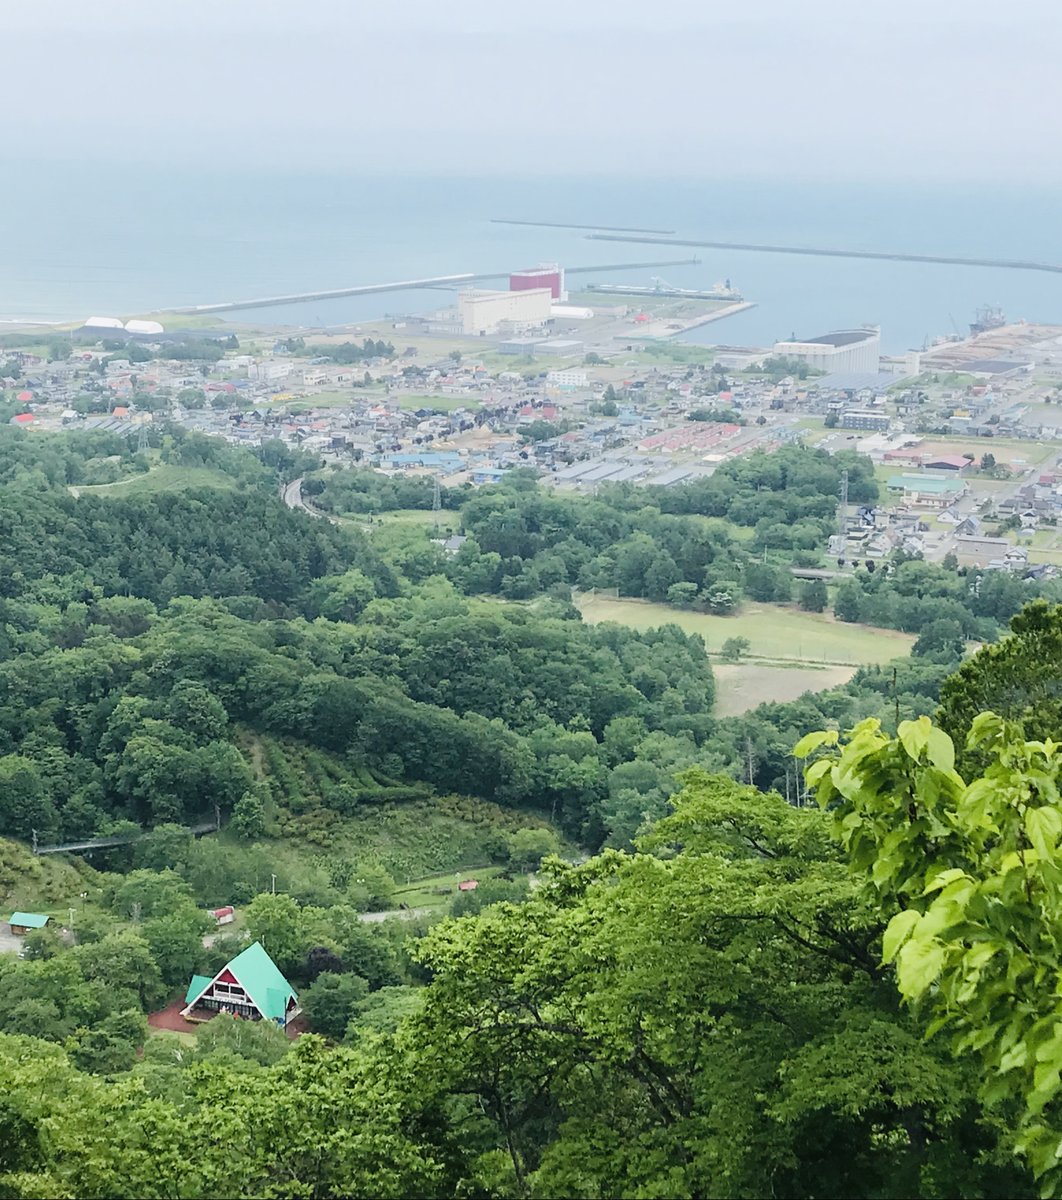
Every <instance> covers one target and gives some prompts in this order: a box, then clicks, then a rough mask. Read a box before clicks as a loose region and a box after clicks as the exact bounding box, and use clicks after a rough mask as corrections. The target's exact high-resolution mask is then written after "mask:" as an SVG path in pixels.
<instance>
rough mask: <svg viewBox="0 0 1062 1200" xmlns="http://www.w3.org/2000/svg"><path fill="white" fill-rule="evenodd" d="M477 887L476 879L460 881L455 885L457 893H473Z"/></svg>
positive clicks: (477, 881)
mask: <svg viewBox="0 0 1062 1200" xmlns="http://www.w3.org/2000/svg"><path fill="white" fill-rule="evenodd" d="M478 887H479V880H478V879H462V880H461V882H460V883H459V884H458V885H457V890H458V891H459V892H474V891H475V890H476V888H478Z"/></svg>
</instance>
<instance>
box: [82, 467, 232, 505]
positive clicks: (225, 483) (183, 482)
mask: <svg viewBox="0 0 1062 1200" xmlns="http://www.w3.org/2000/svg"><path fill="white" fill-rule="evenodd" d="M235 486H236V482H235V480H234V479H232V478H231V477H230V476H228V475H225V474H223V473H222V472H221V471H215V470H213V469H212V468H211V467H178V466H172V465H170V464H169V463H161V464H160V465H159V466H157V467H152V468H151V470H150V471H145V472H144V473H143V474H142V475H130V476H129V478H128V479H119V480H118V481H117V482H115V483H98V484H91V485H89V486H87V487H77V488H75V489H74V491H75V492H76V494H77V495H85V494H89V493H91V494H93V495H97V496H123V497H124V496H152V495H156V494H158V493H159V492H187V491H190V490H191V489H193V488H234V487H235Z"/></svg>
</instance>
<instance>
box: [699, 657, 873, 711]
mask: <svg viewBox="0 0 1062 1200" xmlns="http://www.w3.org/2000/svg"><path fill="white" fill-rule="evenodd" d="M712 673H713V674H714V675H715V684H716V688H715V691H716V697H715V706H714V708H713V710H712V711H713V713H714V714H715V715H716V716H719V717H736V716H738V715H739V714H741V713H744V712H748V711H749V709H752V708H755V707H756V706H757V705H759V704H765V703H767V702H768V701H779V702H782V703H784V702H786V701H789V700H796V699H798V698H799V697H800V696H803V695H804V693H805V692H824V691H826V690H827V689H829V688H834V687H840V686H841V684H843V683H847V682H848V680H849V679H851V678H852V676H853V675H854V674H855V673H856V668H855V667H792V666H789V667H780V666H768V665H765V664H764V665H761V664H760V663H719V664H717V665H714V666H713V667H712Z"/></svg>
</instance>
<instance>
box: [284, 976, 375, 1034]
mask: <svg viewBox="0 0 1062 1200" xmlns="http://www.w3.org/2000/svg"><path fill="white" fill-rule="evenodd" d="M368 994H369V985H368V983H367V982H366V981H365V980H364V979H362V977H361V976H360V975H333V974H332V973H331V972H327V971H326V972H325V973H324V974H323V975H319V976H318V977H317V979H316V980H315V981H314V982H313V983H312V984H311V985H310V987H308V988H306V990H305V991H304V992H303V993H302V994H301V995H300V997H299V1004H300V1005H301V1007H302V1010H303V1012H304V1013H305V1014H306V1017H307V1019H308V1020H309V1022H310V1024H311V1026H312V1027H313V1028H314V1030H316V1032H318V1033H323V1034H324V1035H325V1037H330V1038H332V1039H333V1041H337V1042H338V1041H341V1040H342V1039H343V1036H344V1034H345V1033H346V1031H347V1026H348V1025H349V1024H350V1021H351V1018H352V1017H353V1016H354V1014H355V1013H356V1012H357V1010H358V1005H359V1004H360V1002H361V1001H362V1000H364V999H365V997H366V996H368Z"/></svg>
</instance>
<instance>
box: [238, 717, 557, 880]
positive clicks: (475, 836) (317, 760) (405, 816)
mask: <svg viewBox="0 0 1062 1200" xmlns="http://www.w3.org/2000/svg"><path fill="white" fill-rule="evenodd" d="M237 744H238V745H239V746H240V749H241V751H242V752H243V754H244V755H245V757H246V758H247V760H248V762H249V763H250V764H251V765H252V767H253V768H254V771H255V774H256V775H257V776H258V777H259V778H260V779H263V780H266V781H268V783H269V785H270V789H271V791H272V794H273V802H272V803H271V804H270V805H269V808H268V811H267V833H268V835H269V836H268V839H267V840H268V843H269V847H270V854H271V856H272V862H273V864H274V865H272V866H271V867H270V870H271V871H275V872H276V875H277V887H278V889H281V888H288V887H289V886H290V884H289V880H291V879H296V878H300V877H302V876H303V875H304V873H305V871H306V868H307V865H308V864H309V863H314V862H318V863H320V862H323V861H325V860H326V859H327V860H329V861H331V860H334V859H340V858H348V859H351V860H352V861H355V862H359V863H362V862H365V863H369V862H378V863H379V864H380V865H381V866H383V867H384V868H386V869H387V870H388V871H389V872H390V873H391V875H392V876H393V877H394V878H395V880H396V881H397V882H398V883H400V884H408V883H411V882H413V881H414V880H421V879H424V878H425V877H426V876H429V875H432V874H434V873H437V872H441V871H446V872H452V871H455V870H457V869H459V868H461V867H464V866H466V865H468V864H474V863H486V862H489V861H490V857H491V855H490V852H489V847H490V846H491V845H492V844H493V843H494V842H496V840H497V834H498V832H502V833H511V832H514V831H515V830H517V829H525V828H528V827H544V826H546V825H547V824H548V822H546V821H543V820H542V818H541V817H538V816H535V815H534V814H531V813H526V812H520V811H518V810H513V809H507V808H505V809H503V808H501V807H499V806H498V805H496V804H491V803H489V802H487V801H485V800H476V799H472V798H470V797H466V796H432V795H430V794H429V789H427V788H424V787H418V785H415V784H414V785H408V786H407V785H398V786H395V785H393V784H392V782H391V781H389V780H387V779H385V778H383V777H382V776H379V775H378V774H377V773H376V772H373V771H372V770H370V769H369V768H368V767H367V766H366V765H365V764H363V763H358V762H357V761H355V760H352V759H349V758H344V757H340V756H338V755H334V754H328V753H327V752H326V751H323V750H318V749H316V748H315V747H311V746H307V745H304V744H302V743H298V742H295V741H292V740H290V739H287V738H273V737H264V736H259V735H256V734H254V733H252V732H251V731H250V730H243V731H241V732H240V734H239V736H238V738H237ZM337 807H342V808H343V810H344V811H343V813H342V814H341V813H340V812H339V811H337ZM220 836H221V837H223V838H225V837H227V836H228V834H227V832H224V833H222V834H221V835H220ZM255 882H257V883H260V881H255ZM265 882H266V884H268V882H269V881H268V880H266V881H265Z"/></svg>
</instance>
